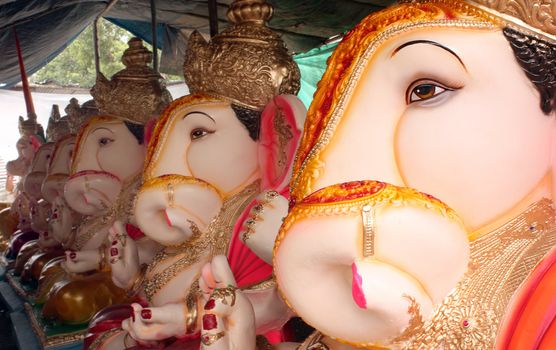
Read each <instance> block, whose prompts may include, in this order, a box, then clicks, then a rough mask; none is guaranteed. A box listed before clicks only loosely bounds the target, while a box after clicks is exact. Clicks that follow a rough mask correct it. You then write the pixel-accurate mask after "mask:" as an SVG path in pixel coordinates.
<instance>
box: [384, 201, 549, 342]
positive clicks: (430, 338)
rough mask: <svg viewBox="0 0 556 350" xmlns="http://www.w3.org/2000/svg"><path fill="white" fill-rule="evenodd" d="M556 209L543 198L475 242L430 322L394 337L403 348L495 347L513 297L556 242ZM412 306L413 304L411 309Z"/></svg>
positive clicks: (416, 315)
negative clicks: (464, 270) (466, 265)
mask: <svg viewBox="0 0 556 350" xmlns="http://www.w3.org/2000/svg"><path fill="white" fill-rule="evenodd" d="M555 219H556V214H555V211H554V209H553V207H552V202H551V201H550V200H548V199H542V200H540V201H538V202H537V203H534V204H533V205H531V206H530V207H529V208H528V209H527V210H526V211H525V212H524V213H522V214H521V215H519V216H518V217H516V218H515V219H513V220H512V221H510V222H508V223H507V224H505V225H504V226H502V227H500V228H499V229H497V230H494V231H492V232H490V233H489V234H487V235H485V236H482V237H480V238H478V239H476V240H474V241H473V242H471V244H470V245H471V257H470V263H469V268H468V271H467V273H466V274H465V276H464V277H463V279H462V280H461V281H460V282H459V283H458V285H457V286H456V288H455V289H454V291H453V292H452V293H451V294H449V295H448V296H447V297H446V298H445V299H444V301H443V302H442V303H441V304H440V305H439V306H438V307H437V308H436V310H435V313H434V315H433V317H432V319H431V320H430V321H427V322H426V323H424V322H423V321H422V318H421V317H420V315H419V308H418V306H417V307H416V308H414V309H413V310H412V311H410V314H411V313H412V315H411V319H412V320H414V321H415V320H417V321H418V322H417V323H419V325H418V327H409V328H408V329H407V330H408V332H405V334H402V336H400V337H398V338H397V339H395V340H394V342H395V343H396V342H397V343H398V345H401V347H402V348H403V349H421V348H426V349H437V348H442V349H446V350H452V349H453V350H456V349H492V348H494V342H495V340H496V335H497V334H498V328H499V326H500V322H501V320H502V318H503V317H504V314H505V312H506V309H507V307H508V305H509V303H510V299H511V298H512V296H513V295H514V293H515V291H516V290H517V289H518V288H519V286H520V285H521V284H522V283H523V281H524V280H525V279H526V278H527V276H528V275H529V273H530V272H531V270H533V268H534V267H535V266H536V265H537V263H538V262H539V261H540V260H541V259H542V258H543V257H544V256H545V255H546V254H547V253H548V251H549V250H550V249H551V248H552V247H553V246H554V245H555V244H556V224H555ZM410 310H411V308H410Z"/></svg>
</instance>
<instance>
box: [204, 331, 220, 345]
mask: <svg viewBox="0 0 556 350" xmlns="http://www.w3.org/2000/svg"><path fill="white" fill-rule="evenodd" d="M224 335H225V334H224V332H218V333H213V334H203V335H202V336H201V342H202V343H203V345H206V346H211V345H212V344H214V343H216V342H217V341H218V340H219V339H220V338H222V337H224Z"/></svg>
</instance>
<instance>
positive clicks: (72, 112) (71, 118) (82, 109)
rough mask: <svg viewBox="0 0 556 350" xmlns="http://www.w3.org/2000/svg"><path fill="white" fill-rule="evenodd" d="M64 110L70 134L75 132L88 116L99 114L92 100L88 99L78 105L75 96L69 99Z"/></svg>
mask: <svg viewBox="0 0 556 350" xmlns="http://www.w3.org/2000/svg"><path fill="white" fill-rule="evenodd" d="M64 111H65V112H66V115H67V121H68V126H69V129H70V132H71V133H72V134H77V133H78V132H79V129H81V127H82V126H83V125H85V123H86V122H87V120H88V119H89V118H90V117H92V116H95V115H98V114H99V110H98V108H97V105H96V103H95V101H94V100H89V101H87V102H85V103H83V105H81V106H80V105H79V101H77V99H76V98H75V97H73V98H72V99H71V100H70V103H69V104H68V105H67V106H66V108H65V109H64Z"/></svg>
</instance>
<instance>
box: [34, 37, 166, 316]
mask: <svg viewBox="0 0 556 350" xmlns="http://www.w3.org/2000/svg"><path fill="white" fill-rule="evenodd" d="M151 59H152V54H151V52H150V51H148V50H147V49H146V48H145V47H144V46H143V44H142V42H141V41H140V40H139V39H137V38H133V39H131V40H130V41H129V48H128V49H127V50H126V51H125V52H124V55H123V58H122V61H123V63H124V65H125V66H126V68H125V69H123V70H122V71H120V72H118V73H116V74H115V75H114V76H113V77H112V79H111V80H110V81H109V80H107V79H106V78H104V76H102V75H101V76H100V77H99V78H98V79H97V83H96V84H95V86H94V87H93V89H92V90H91V94H92V95H93V98H94V100H95V103H96V105H97V106H98V108H99V110H100V112H99V114H98V115H97V116H93V117H91V118H90V119H89V120H88V121H87V123H86V124H85V125H84V126H83V127H82V128H81V130H80V131H79V134H78V135H77V141H76V146H75V150H74V153H73V159H72V165H71V172H70V176H69V178H68V180H67V182H66V184H65V186H64V198H65V200H66V201H67V203H68V205H69V206H70V207H71V208H72V209H74V210H75V211H77V212H78V213H80V214H82V215H86V216H87V217H86V218H85V219H84V220H83V222H82V223H81V224H80V225H79V227H78V228H77V230H76V233H75V239H74V243H73V249H72V250H68V251H66V259H65V261H63V262H62V263H60V264H58V265H54V266H53V265H49V266H48V270H43V273H42V274H43V276H41V278H43V280H49V278H48V275H56V276H57V277H56V281H55V283H53V286H52V288H51V290H50V291H49V293H48V295H47V298H46V301H45V304H44V306H43V309H42V313H43V316H44V317H46V318H48V319H55V320H57V321H59V322H63V323H70V324H81V323H86V322H88V321H89V319H90V318H91V317H92V316H93V315H94V314H95V313H96V312H97V311H99V310H100V309H102V308H104V307H107V306H109V305H112V304H114V303H120V302H123V301H125V300H127V294H126V292H125V291H124V290H123V289H121V288H118V287H117V286H116V285H114V284H113V283H112V280H111V272H110V266H109V264H108V259H109V257H110V242H109V241H108V240H107V238H108V229H109V227H110V226H111V225H112V224H113V223H114V221H116V220H118V221H119V222H123V223H124V224H127V228H128V230H129V231H130V232H131V233H132V234H135V235H133V237H132V238H130V239H129V240H132V239H135V240H136V242H134V243H135V244H136V245H137V247H138V255H139V257H138V260H139V261H140V262H141V263H145V262H149V261H150V260H152V257H153V256H154V254H155V253H156V252H157V250H158V249H159V248H158V245H157V244H156V243H154V242H152V241H151V240H150V239H148V238H146V237H144V235H142V233H141V232H140V231H139V230H137V229H136V228H135V227H134V226H133V224H134V218H133V210H132V209H133V202H134V197H135V194H136V191H137V189H138V187H139V185H140V182H141V172H142V169H143V162H144V159H145V149H146V148H145V145H144V140H143V138H144V126H145V124H146V123H147V122H148V121H149V120H150V119H151V118H153V117H156V116H157V115H158V114H159V113H160V112H161V111H162V109H163V108H164V107H165V106H166V105H167V104H168V103H169V102H170V100H171V97H170V94H169V92H168V91H167V90H166V88H165V87H164V85H163V84H162V81H161V80H162V78H161V76H160V75H159V74H158V73H156V72H154V71H153V70H152V69H151V68H150V67H148V66H147V64H149V63H150V61H151ZM124 243H125V242H124ZM45 269H46V268H45ZM60 272H62V273H60ZM49 283H52V281H51V280H50V282H49ZM39 288H41V286H39Z"/></svg>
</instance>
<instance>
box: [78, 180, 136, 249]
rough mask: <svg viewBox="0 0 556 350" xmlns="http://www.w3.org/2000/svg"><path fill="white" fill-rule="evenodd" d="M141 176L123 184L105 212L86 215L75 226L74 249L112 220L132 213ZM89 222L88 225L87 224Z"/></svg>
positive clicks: (83, 244)
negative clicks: (96, 214)
mask: <svg viewBox="0 0 556 350" xmlns="http://www.w3.org/2000/svg"><path fill="white" fill-rule="evenodd" d="M141 176H142V174H141V173H139V174H137V175H135V176H134V177H133V178H132V179H131V180H129V181H128V182H127V183H125V184H124V186H123V187H122V190H121V191H120V195H119V196H118V198H117V199H116V201H115V202H114V204H113V205H112V206H111V207H110V208H109V209H108V211H107V212H106V213H105V214H103V215H101V216H95V217H91V216H88V217H86V218H85V219H84V220H83V222H82V223H81V225H79V227H78V228H77V232H76V237H75V243H74V248H75V250H81V249H82V248H83V247H84V246H85V245H86V244H87V242H89V240H90V239H91V238H93V236H95V235H96V234H97V233H98V232H99V231H100V229H101V228H103V227H105V226H107V225H108V224H110V223H112V222H113V221H114V220H116V219H118V218H126V219H127V218H129V217H131V215H132V214H133V204H134V198H135V195H136V194H137V190H138V189H139V186H140V185H141ZM89 224H90V226H88V225H89Z"/></svg>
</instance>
